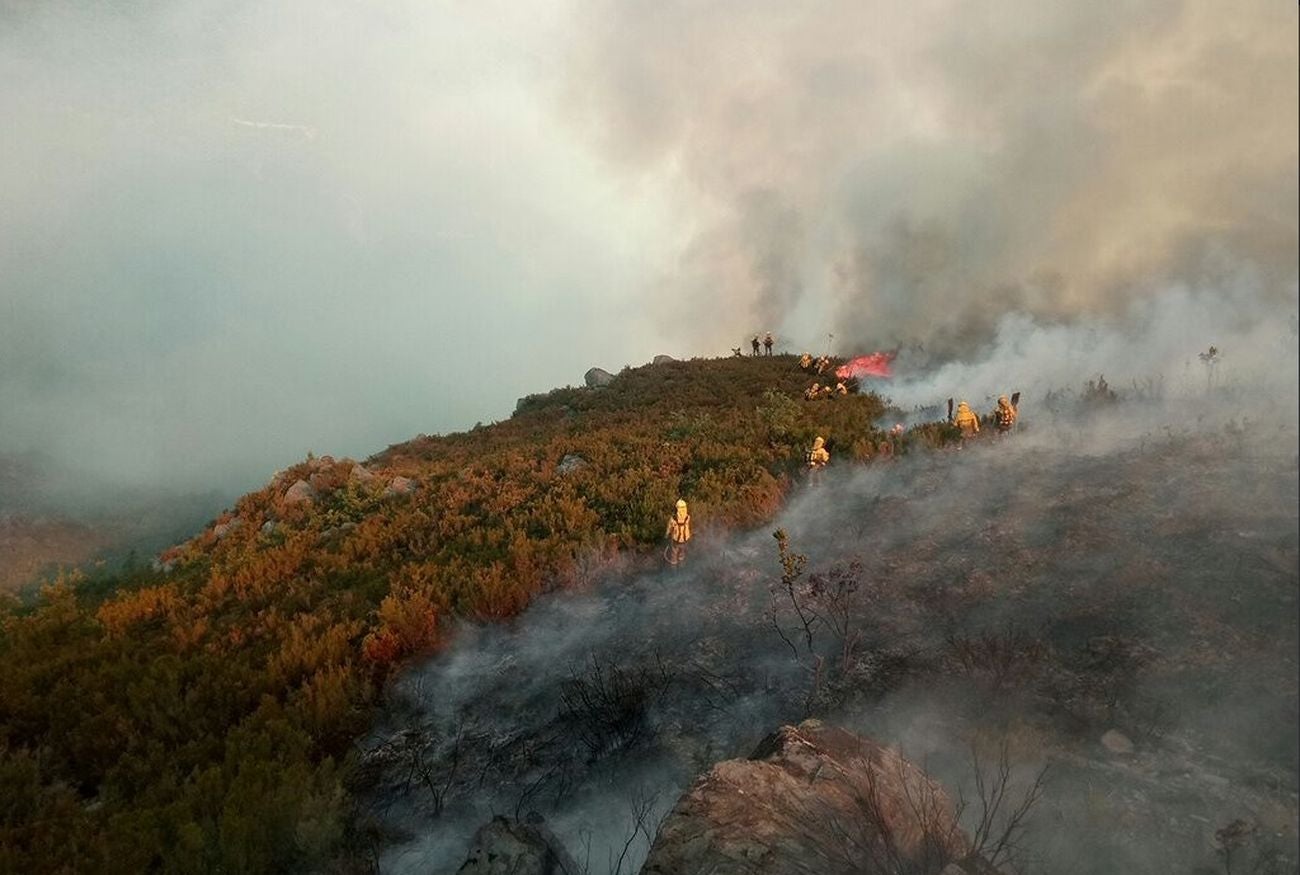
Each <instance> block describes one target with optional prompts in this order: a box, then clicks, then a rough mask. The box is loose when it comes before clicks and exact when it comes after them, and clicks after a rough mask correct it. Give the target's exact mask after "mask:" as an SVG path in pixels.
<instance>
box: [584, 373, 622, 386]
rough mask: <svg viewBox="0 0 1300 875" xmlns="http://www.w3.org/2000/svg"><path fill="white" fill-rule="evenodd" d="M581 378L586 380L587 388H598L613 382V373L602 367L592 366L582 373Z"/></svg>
mask: <svg viewBox="0 0 1300 875" xmlns="http://www.w3.org/2000/svg"><path fill="white" fill-rule="evenodd" d="M582 379H583V380H584V381H586V383H587V388H588V389H599V388H600V387H601V386H608V385H609V384H610V383H612V382H614V375H613V374H611V373H610V372H609V371H606V370H604V369H603V368H592V369H591V370H589V371H587V373H585V374H583V375H582Z"/></svg>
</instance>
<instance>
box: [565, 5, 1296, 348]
mask: <svg viewBox="0 0 1300 875" xmlns="http://www.w3.org/2000/svg"><path fill="white" fill-rule="evenodd" d="M581 26H582V33H581V38H580V39H579V40H578V42H577V45H576V46H575V49H576V56H577V61H576V62H575V73H574V75H573V82H572V84H571V87H570V106H571V110H570V111H571V112H572V113H573V114H574V116H575V117H576V118H577V119H578V120H579V123H580V124H582V125H584V126H585V127H586V128H587V129H588V131H589V132H590V135H591V136H592V138H593V140H594V141H595V142H598V143H600V144H601V146H602V148H603V149H604V152H605V154H606V155H608V156H609V158H610V160H611V161H612V162H613V163H615V165H616V166H619V167H622V168H624V169H625V170H626V171H627V172H628V173H631V174H637V175H641V176H648V177H651V178H655V179H661V180H663V181H665V183H666V184H667V185H668V186H669V187H670V190H671V191H673V192H675V193H676V197H677V199H678V201H677V202H678V206H679V214H680V216H681V218H682V222H683V226H684V228H685V229H686V231H685V233H686V234H687V241H688V242H686V243H684V244H683V246H682V247H681V250H680V257H679V259H678V260H677V262H676V263H675V264H672V265H670V266H665V268H664V269H663V271H662V273H661V275H660V277H659V280H658V282H659V288H660V293H661V295H662V296H663V297H664V298H665V299H667V300H669V301H671V302H672V307H671V308H669V310H668V314H669V316H670V319H671V321H672V323H673V324H675V325H679V326H687V325H690V326H700V327H698V328H697V329H696V331H698V332H699V334H700V335H701V339H702V340H707V341H708V342H709V343H711V344H712V345H713V346H714V348H718V347H721V346H722V345H723V343H727V344H728V345H731V344H733V343H734V340H733V338H734V337H736V336H737V335H738V333H739V332H743V331H745V330H747V329H746V328H744V327H738V326H737V325H736V322H737V321H739V322H741V323H743V324H744V325H753V326H755V327H761V328H764V329H777V328H781V329H783V330H784V333H785V335H786V336H787V337H792V338H793V339H794V340H795V342H797V343H800V344H806V345H811V346H812V347H813V348H817V347H818V346H819V345H820V343H821V341H822V339H824V338H825V337H826V334H827V333H833V334H834V335H835V336H836V338H838V345H839V346H840V347H841V351H844V352H850V351H857V352H862V351H869V350H871V349H875V348H885V347H892V346H895V345H900V344H910V345H919V346H920V347H921V348H923V349H924V351H925V352H926V354H927V356H928V357H930V358H932V359H938V360H949V359H952V358H954V357H957V358H961V357H965V356H966V355H967V354H969V353H970V352H971V350H972V347H973V346H977V345H980V344H983V343H985V342H988V341H990V340H992V339H994V338H995V337H996V335H997V332H998V329H999V325H1000V324H1001V321H1002V320H1003V318H1004V317H1005V316H1007V314H1009V313H1019V314H1022V318H1030V319H1037V320H1044V321H1059V320H1069V319H1073V318H1076V317H1080V316H1088V317H1093V318H1099V317H1104V316H1120V315H1122V314H1123V313H1125V312H1126V311H1127V310H1128V309H1129V308H1130V307H1131V306H1132V304H1133V302H1134V301H1135V300H1136V299H1140V298H1141V297H1143V296H1146V295H1148V294H1150V293H1152V292H1158V291H1161V290H1163V289H1165V288H1168V287H1169V286H1171V285H1181V286H1186V287H1189V288H1191V289H1193V290H1202V291H1208V292H1210V293H1218V292H1219V291H1220V290H1222V289H1223V287H1224V286H1226V285H1241V283H1242V278H1243V277H1248V278H1249V281H1250V282H1249V284H1250V285H1251V286H1252V288H1253V292H1252V294H1253V296H1254V297H1255V298H1256V299H1257V300H1258V301H1260V302H1264V303H1265V304H1269V305H1272V304H1277V303H1278V302H1279V301H1280V302H1283V303H1286V302H1293V301H1294V299H1295V291H1294V284H1295V278H1296V258H1297V256H1296V251H1297V249H1296V247H1297V218H1296V215H1297V105H1298V104H1300V99H1298V97H1300V95H1298V93H1297V74H1296V69H1297V43H1296V39H1295V34H1296V27H1297V10H1296V7H1295V5H1294V4H1248V5H1245V6H1235V7H1233V8H1232V9H1230V10H1229V9H1224V8H1223V7H1222V6H1221V5H1220V4H1215V3H1212V2H1207V0H1141V2H1121V3H1109V4H1106V5H1104V6H1100V5H1087V4H1078V3H1064V2H1048V3H1041V2H1033V0H1012V2H1001V3H994V4H974V5H971V4H963V5H960V6H957V7H954V6H953V5H952V4H950V3H942V2H919V3H907V4H897V3H885V2H869V3H858V2H846V0H826V2H818V3H813V4H796V5H791V4H789V3H776V2H757V3H754V2H724V3H714V4H709V5H708V6H707V7H706V8H700V7H699V6H698V4H690V3H682V2H669V3H655V4H643V3H630V2H605V3H603V4H598V5H597V7H596V11H594V12H592V13H591V14H590V16H589V17H588V18H587V19H585V20H584V21H583V22H582V23H581Z"/></svg>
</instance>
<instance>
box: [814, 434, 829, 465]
mask: <svg viewBox="0 0 1300 875" xmlns="http://www.w3.org/2000/svg"><path fill="white" fill-rule="evenodd" d="M830 460H831V454H830V453H828V452H826V438H824V437H822V436H821V435H818V436H817V437H816V438H814V439H813V445H812V449H811V450H809V451H808V467H809V468H811V469H813V470H814V471H820V470H821V469H822V468H825V467H826V463H827V462H829V461H830Z"/></svg>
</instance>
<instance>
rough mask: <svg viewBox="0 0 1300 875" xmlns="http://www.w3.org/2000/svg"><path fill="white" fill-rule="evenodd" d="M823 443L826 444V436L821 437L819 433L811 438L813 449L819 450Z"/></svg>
mask: <svg viewBox="0 0 1300 875" xmlns="http://www.w3.org/2000/svg"><path fill="white" fill-rule="evenodd" d="M825 445H826V438H824V437H822V436H821V435H817V437H815V438H813V449H814V450H820V449H821V448H822V447H824V446H825Z"/></svg>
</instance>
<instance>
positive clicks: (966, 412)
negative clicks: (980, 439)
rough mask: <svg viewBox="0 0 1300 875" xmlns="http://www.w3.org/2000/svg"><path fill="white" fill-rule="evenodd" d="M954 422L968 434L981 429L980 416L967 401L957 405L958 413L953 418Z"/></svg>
mask: <svg viewBox="0 0 1300 875" xmlns="http://www.w3.org/2000/svg"><path fill="white" fill-rule="evenodd" d="M952 424H953V425H955V426H957V427H958V428H960V429H961V430H962V431H963V432H964V433H966V434H972V433H977V432H979V430H980V418H979V417H978V416H976V415H975V413H974V411H972V410H971V409H970V405H969V404H967V403H966V402H965V401H963V402H961V403H960V404H958V405H957V413H956V414H955V415H954V416H953V418H952Z"/></svg>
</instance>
